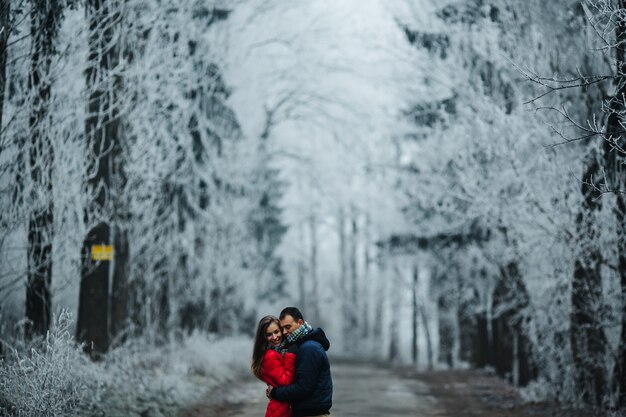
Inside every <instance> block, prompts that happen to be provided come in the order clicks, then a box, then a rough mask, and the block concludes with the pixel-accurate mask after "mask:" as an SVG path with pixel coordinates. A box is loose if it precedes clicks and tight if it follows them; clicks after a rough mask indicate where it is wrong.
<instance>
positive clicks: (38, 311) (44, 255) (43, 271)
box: [26, 1, 63, 336]
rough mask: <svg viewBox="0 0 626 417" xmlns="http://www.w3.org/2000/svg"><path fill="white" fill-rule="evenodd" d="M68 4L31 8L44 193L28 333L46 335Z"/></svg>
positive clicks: (34, 219) (38, 164) (34, 114)
mask: <svg viewBox="0 0 626 417" xmlns="http://www.w3.org/2000/svg"><path fill="white" fill-rule="evenodd" d="M62 10H63V9H62V6H61V5H59V4H55V2H52V3H50V2H48V1H36V2H34V4H33V6H32V9H31V15H30V17H31V20H30V22H31V26H30V31H31V33H30V34H31V39H32V43H33V54H32V56H31V66H30V76H29V78H28V89H29V91H30V94H31V97H32V103H31V106H30V115H29V128H30V134H31V136H30V147H29V158H30V178H31V181H32V185H33V188H34V189H35V190H36V191H37V192H38V193H39V198H38V199H37V201H35V203H34V204H32V206H31V207H30V213H29V219H28V284H27V286H26V318H27V319H28V323H29V325H28V326H27V328H26V330H27V335H29V336H33V335H36V334H45V333H46V332H47V331H48V329H49V327H50V314H51V297H50V283H51V281H52V239H53V235H54V232H53V204H52V165H53V160H54V156H53V149H52V139H51V137H50V136H49V135H50V133H49V129H48V124H49V120H50V117H51V115H50V109H49V107H50V90H51V75H50V70H51V68H50V67H51V64H52V58H53V55H54V54H55V50H54V38H55V37H56V34H57V32H58V28H59V25H60V22H59V21H60V19H61V13H62Z"/></svg>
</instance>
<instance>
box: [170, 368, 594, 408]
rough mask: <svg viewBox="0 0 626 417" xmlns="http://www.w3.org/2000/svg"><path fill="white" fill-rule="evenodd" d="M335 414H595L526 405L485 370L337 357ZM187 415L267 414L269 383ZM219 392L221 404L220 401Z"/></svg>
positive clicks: (237, 390) (232, 392)
mask: <svg viewBox="0 0 626 417" xmlns="http://www.w3.org/2000/svg"><path fill="white" fill-rule="evenodd" d="M331 371H332V376H333V384H334V393H333V408H332V409H331V416H334V417H356V416H359V417H374V416H376V417H583V416H584V417H592V416H593V417H595V414H594V413H592V412H590V411H586V412H585V411H582V410H577V411H573V410H567V409H562V408H559V407H557V406H555V405H553V404H546V403H537V404H525V403H523V401H521V399H520V397H519V395H518V393H517V390H516V389H515V388H513V387H512V386H511V385H510V384H509V383H508V382H506V381H503V380H502V379H500V378H497V377H495V376H492V375H487V374H486V373H484V372H482V371H438V372H417V371H416V370H414V369H413V368H410V367H409V368H400V369H394V368H389V367H385V366H377V365H374V364H367V363H341V362H339V363H335V362H331ZM211 397H212V400H213V401H212V403H213V405H211V404H198V405H196V406H194V407H193V408H191V409H189V410H187V411H186V412H185V413H184V414H182V416H183V417H218V416H219V417H235V416H237V417H263V416H264V415H265V407H266V405H267V398H265V384H263V383H262V382H260V381H257V380H247V381H245V382H242V383H241V384H237V386H236V387H229V389H227V390H224V393H223V394H220V393H213V394H212V395H211ZM216 397H219V399H220V403H221V404H220V405H215V404H214V402H215V399H216Z"/></svg>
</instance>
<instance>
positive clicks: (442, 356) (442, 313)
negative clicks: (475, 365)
mask: <svg viewBox="0 0 626 417" xmlns="http://www.w3.org/2000/svg"><path fill="white" fill-rule="evenodd" d="M435 279H437V278H435ZM437 313H438V314H437V316H438V318H439V323H438V324H439V357H438V360H439V362H441V363H445V364H447V365H448V366H449V367H450V368H453V367H454V365H455V364H454V360H453V349H454V338H455V335H454V322H453V320H454V317H453V314H452V312H451V297H450V295H449V294H441V295H440V296H439V298H438V300H437Z"/></svg>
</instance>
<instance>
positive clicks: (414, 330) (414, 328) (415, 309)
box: [411, 265, 419, 365]
mask: <svg viewBox="0 0 626 417" xmlns="http://www.w3.org/2000/svg"><path fill="white" fill-rule="evenodd" d="M418 272H419V271H418V270H417V265H415V266H413V286H412V290H413V291H412V295H413V314H412V318H413V323H412V324H413V325H412V326H411V330H412V338H411V358H412V359H413V364H414V365H417V360H418V356H417V355H418V349H417V331H418V329H417V326H418V322H417V319H418V315H419V306H418V305H417V283H418V279H417V278H418V275H417V274H418Z"/></svg>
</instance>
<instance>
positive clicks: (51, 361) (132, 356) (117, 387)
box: [0, 311, 252, 417]
mask: <svg viewBox="0 0 626 417" xmlns="http://www.w3.org/2000/svg"><path fill="white" fill-rule="evenodd" d="M72 328H73V321H72V317H71V315H70V314H69V313H68V312H66V311H63V312H62V313H61V314H60V315H59V316H58V319H56V320H55V322H54V323H53V325H52V328H51V330H50V332H49V333H48V335H47V336H46V337H45V338H41V339H38V340H35V341H33V342H30V343H26V342H24V341H20V340H17V341H16V342H15V343H14V345H15V347H11V346H7V349H6V357H5V358H4V359H3V360H1V361H0V416H15V417H21V416H28V417H31V416H33V417H72V416H103V415H106V416H124V417H133V416H145V415H150V416H154V417H158V416H165V415H174V414H175V413H176V412H177V411H179V410H180V409H184V408H186V407H189V406H191V405H193V404H194V403H195V402H198V401H207V397H206V395H207V393H210V392H211V391H212V390H213V389H215V388H216V387H218V386H220V385H223V384H228V383H232V382H233V381H234V380H236V379H238V378H241V377H242V376H244V375H248V376H249V374H250V372H249V369H248V365H249V357H250V353H251V352H250V349H251V346H252V342H251V340H250V339H248V338H245V337H238V338H218V337H217V336H214V335H207V334H204V333H194V334H193V335H191V336H189V337H187V338H184V339H183V340H182V341H181V342H172V343H169V344H166V345H164V346H160V347H155V346H154V345H152V344H150V343H146V342H145V341H143V340H142V339H132V340H129V341H127V342H126V343H125V344H124V345H122V346H120V347H118V348H116V349H113V350H111V351H110V352H108V353H107V354H106V355H105V356H104V357H103V360H102V361H100V362H92V361H91V360H90V359H89V356H88V355H86V354H84V353H83V351H82V348H81V346H79V345H77V344H76V342H75V341H74V339H73V337H72V331H71V329H72ZM220 399H222V396H220V397H219V398H216V400H220ZM208 400H209V401H211V398H208Z"/></svg>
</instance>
